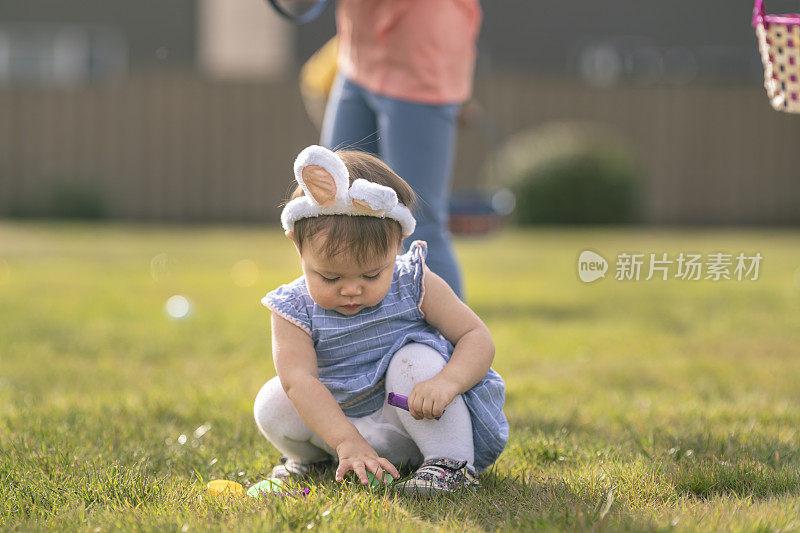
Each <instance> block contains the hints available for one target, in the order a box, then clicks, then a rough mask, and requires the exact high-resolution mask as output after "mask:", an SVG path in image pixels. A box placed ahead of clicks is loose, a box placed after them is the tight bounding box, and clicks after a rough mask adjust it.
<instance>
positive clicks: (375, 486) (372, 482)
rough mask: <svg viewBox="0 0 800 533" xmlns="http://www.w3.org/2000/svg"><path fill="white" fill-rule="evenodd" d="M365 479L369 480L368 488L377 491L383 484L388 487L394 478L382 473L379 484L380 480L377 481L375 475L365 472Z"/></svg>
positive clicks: (387, 473)
mask: <svg viewBox="0 0 800 533" xmlns="http://www.w3.org/2000/svg"><path fill="white" fill-rule="evenodd" d="M367 479H369V486H370V488H373V489H379V488H381V487H383V486H384V484H386V485H388V484H389V483H391V482H392V481H394V478H393V477H392V475H391V474H390V473H389V472H384V473H383V483H381V480H380V479H378V477H377V476H376V475H375V474H373V473H372V472H367Z"/></svg>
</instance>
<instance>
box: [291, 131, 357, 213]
mask: <svg viewBox="0 0 800 533" xmlns="http://www.w3.org/2000/svg"><path fill="white" fill-rule="evenodd" d="M294 178H295V179H296V180H297V183H299V184H300V187H302V188H303V191H304V192H305V193H306V196H308V197H309V198H312V199H313V200H314V201H315V202H316V203H317V204H319V205H321V206H330V205H332V204H334V203H337V202H345V201H346V200H347V189H348V187H349V185H350V174H349V172H347V167H346V166H345V164H344V161H342V159H341V158H340V157H339V156H338V155H336V154H335V153H334V152H332V151H330V150H328V149H327V148H324V147H322V146H317V145H311V146H309V147H307V148H305V149H303V151H302V152H300V154H299V155H298V156H297V159H295V161H294Z"/></svg>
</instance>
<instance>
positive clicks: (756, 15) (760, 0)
mask: <svg viewBox="0 0 800 533" xmlns="http://www.w3.org/2000/svg"><path fill="white" fill-rule="evenodd" d="M764 15H766V11H765V10H764V0H756V5H755V6H754V7H753V26H758V25H759V24H760V23H762V22H764Z"/></svg>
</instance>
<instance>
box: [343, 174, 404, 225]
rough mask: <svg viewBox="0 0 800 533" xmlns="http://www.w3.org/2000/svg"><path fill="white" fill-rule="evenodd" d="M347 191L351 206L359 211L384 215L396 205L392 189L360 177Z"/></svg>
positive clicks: (395, 197)
mask: <svg viewBox="0 0 800 533" xmlns="http://www.w3.org/2000/svg"><path fill="white" fill-rule="evenodd" d="M349 193H350V199H351V200H352V202H353V206H354V207H355V208H356V209H358V210H359V211H366V212H369V213H374V214H376V215H379V216H384V215H385V214H386V213H388V212H389V211H391V210H392V209H393V208H394V206H396V205H397V193H396V192H395V190H394V189H392V188H391V187H386V186H384V185H379V184H377V183H373V182H371V181H367V180H364V179H361V178H359V179H357V180H355V181H354V182H353V184H352V185H351V186H350V191H349Z"/></svg>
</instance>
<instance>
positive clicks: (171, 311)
mask: <svg viewBox="0 0 800 533" xmlns="http://www.w3.org/2000/svg"><path fill="white" fill-rule="evenodd" d="M165 309H166V311H167V315H169V317H170V318H174V319H176V320H179V319H181V318H186V317H187V316H189V313H190V312H191V311H192V304H191V302H190V301H189V299H188V298H186V297H185V296H181V295H180V294H176V295H175V296H171V297H170V298H169V300H167V305H166V306H165Z"/></svg>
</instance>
